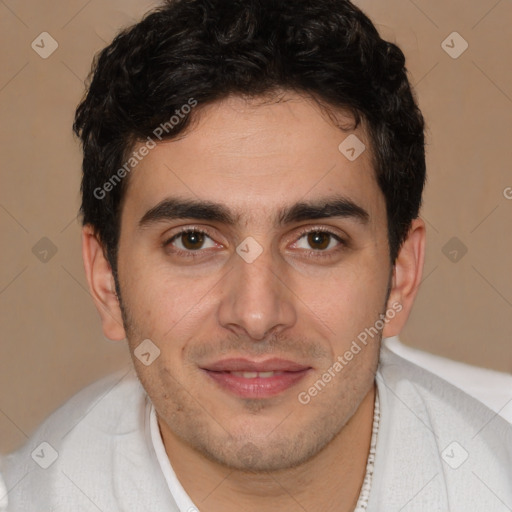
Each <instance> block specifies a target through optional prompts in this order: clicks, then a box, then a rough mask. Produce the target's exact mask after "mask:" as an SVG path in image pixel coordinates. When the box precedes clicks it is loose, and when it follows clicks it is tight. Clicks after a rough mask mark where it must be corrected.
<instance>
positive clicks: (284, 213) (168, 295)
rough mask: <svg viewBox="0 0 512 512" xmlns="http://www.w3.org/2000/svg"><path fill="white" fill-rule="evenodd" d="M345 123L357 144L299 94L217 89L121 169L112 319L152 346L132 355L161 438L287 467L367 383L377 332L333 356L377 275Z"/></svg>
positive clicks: (380, 233)
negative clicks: (344, 147)
mask: <svg viewBox="0 0 512 512" xmlns="http://www.w3.org/2000/svg"><path fill="white" fill-rule="evenodd" d="M346 120H347V121H349V119H348V118H347V119H346ZM351 134H353V135H356V136H357V137H358V138H359V139H360V141H362V142H363V143H364V144H365V145H366V148H369V147H370V142H369V140H368V138H367V136H366V134H365V132H364V130H363V128H362V127H358V128H357V129H356V130H352V131H343V130H341V129H340V128H339V127H337V126H335V125H334V124H333V123H332V121H331V120H330V119H329V118H328V117H326V115H325V114H324V113H322V112H321V110H320V109H319V108H318V106H317V105H316V104H315V103H314V102H312V101H311V100H309V99H306V98H303V97H300V96H296V95H292V94H289V95H287V96H286V97H285V101H282V102H279V103H276V102H261V101H258V100H251V101H247V100H243V99H241V98H238V97H231V98H229V99H227V100H225V101H222V102H218V103H215V104H213V105H210V106H207V107H205V108H203V109H202V110H201V111H200V116H198V117H197V122H195V123H194V125H193V126H192V128H191V129H190V130H189V131H188V132H187V133H186V134H185V135H184V136H182V137H180V138H179V139H178V140H173V141H168V142H162V143H159V144H158V145H157V147H156V148H154V149H152V150H151V151H150V152H149V154H148V155H147V156H146V157H145V158H144V159H143V160H142V161H141V162H140V163H139V164H138V166H137V168H136V170H134V171H133V174H132V175H131V176H130V182H129V184H128V187H127V191H126V196H125V202H124V205H123V210H122V221H121V236H120V242H119V260H118V265H119V266H118V271H119V284H120V292H121V301H122V306H123V312H124V315H123V320H124V327H125V330H126V335H127V338H128V342H129V345H130V349H131V352H132V354H133V352H134V350H135V349H136V348H137V346H138V345H139V344H140V343H141V342H142V341H143V340H146V339H150V340H151V342H152V343H153V344H154V345H155V346H156V347H158V349H159V350H160V355H159V356H158V357H157V358H156V359H155V360H154V361H153V362H152V363H151V364H149V365H147V366H146V365H144V364H142V363H141V361H139V360H138V359H137V358H136V357H133V361H134V364H135V367H136V370H137V372H138V375H139V378H140V380H141V382H142V384H143V385H144V387H145V389H146V391H147V392H148V394H149V396H150V397H151V400H152V402H153V404H154V406H155V408H156V411H157V415H158V418H159V424H160V428H161V431H162V435H163V437H164V441H165V440H166V439H167V440H168V441H169V442H180V443H185V444H186V445H188V446H189V447H191V448H193V449H195V450H197V452H199V453H201V454H203V455H204V456H206V457H208V458H209V459H210V460H214V461H216V462H219V463H221V464H223V465H226V466H229V467H231V468H238V469H251V470H267V471H268V470H277V469H283V468H289V467H294V466H297V465H298V464H300V463H302V462H304V461H306V460H308V459H310V458H311V457H313V456H314V455H315V454H317V453H319V452H320V451H321V450H322V448H324V447H325V446H326V445H327V444H328V443H329V442H330V441H331V440H332V439H333V438H334V437H335V436H336V435H337V434H339V433H340V432H341V431H342V429H343V427H344V425H345V424H346V423H347V421H348V420H349V419H350V418H351V417H352V415H353V414H354V413H355V411H356V410H357V408H358V406H359V404H360V403H361V401H362V400H363V398H364V397H365V396H366V395H367V394H368V392H369V390H370V389H371V387H372V386H373V381H374V373H375V370H376V365H377V360H378V352H379V342H380V333H379V335H378V336H375V337H373V338H368V343H367V344H366V345H362V344H361V343H359V345H360V347H361V350H360V351H359V352H358V353H357V354H355V355H354V356H353V358H352V360H351V361H350V362H348V361H346V359H345V361H346V364H343V365H342V369H341V370H340V369H339V366H334V367H333V365H335V362H336V361H340V360H339V359H338V357H339V356H341V357H343V355H344V354H345V353H346V352H347V351H349V350H350V348H351V346H352V347H353V341H354V340H357V338H358V336H359V335H360V334H361V333H362V332H364V331H365V329H369V328H372V327H374V326H375V325H376V323H377V325H379V322H378V321H379V315H381V314H382V313H384V312H385V311H386V308H387V304H386V299H387V291H388V285H389V281H390V272H391V265H390V261H389V246H388V239H387V223H386V208H385V200H384V197H383V195H382V193H381V191H380V189H379V187H378V184H377V182H376V178H375V175H374V170H373V168H372V164H371V159H370V150H369V149H367V150H366V151H364V152H363V153H362V154H361V155H360V156H359V157H358V158H357V159H355V160H354V161H351V160H349V159H348V158H347V157H346V156H345V155H344V154H342V152H340V150H339V149H338V146H339V145H340V143H342V142H343V141H344V139H345V138H346V137H347V136H349V135H351ZM353 352H354V351H353ZM340 364H341V363H340ZM329 369H330V371H329ZM326 372H327V373H330V375H331V379H329V382H327V383H325V382H324V384H325V385H324V386H318V384H317V392H316V393H315V392H314V391H312V392H309V391H308V390H310V389H311V388H312V387H314V385H315V383H316V382H317V381H318V380H319V379H320V380H321V379H322V375H324V374H325V373H326ZM325 380H327V379H324V381H325ZM320 389H321V390H320ZM308 397H309V399H308ZM306 402H307V403H306Z"/></svg>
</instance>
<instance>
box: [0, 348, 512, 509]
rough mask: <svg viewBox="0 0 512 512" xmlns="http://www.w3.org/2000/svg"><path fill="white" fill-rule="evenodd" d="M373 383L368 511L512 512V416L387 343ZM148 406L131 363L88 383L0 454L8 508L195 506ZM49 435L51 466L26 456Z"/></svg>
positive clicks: (39, 448) (37, 451) (180, 507)
mask: <svg viewBox="0 0 512 512" xmlns="http://www.w3.org/2000/svg"><path fill="white" fill-rule="evenodd" d="M468 371H469V370H468ZM376 381H377V386H378V391H379V397H380V406H381V421H380V430H379V436H378V441H377V450H376V455H375V471H374V476H373V484H372V489H371V493H370V498H369V502H368V511H370V512H382V511H385V512H388V511H399V510H403V511H404V512H412V511H417V512H423V511H428V512H447V511H449V510H450V511H454V512H458V511H463V510H464V511H466V510H468V511H471V512H480V511H482V512H507V511H508V512H510V510H511V507H512V426H511V425H510V424H509V423H507V422H506V421H505V420H504V419H503V418H501V417H500V416H499V415H497V414H495V413H494V412H493V411H491V410H490V409H488V408H487V407H486V406H484V405H483V404H481V403H480V402H478V401H477V400H475V399H474V398H472V397H470V396H469V395H467V394H465V393H464V392H462V391H461V390H459V389H457V388H456V387H454V386H452V385H451V384H449V383H448V382H446V381H444V380H443V379H441V378H439V377H437V376H435V375H434V374H432V373H430V372H428V371H426V370H424V369H422V368H420V367H418V366H416V365H414V364H413V363H410V362H408V361H406V360H404V359H403V358H401V357H400V356H398V355H396V354H394V353H393V352H392V351H390V350H389V349H388V348H387V346H385V345H384V346H383V349H382V352H381V364H380V365H379V371H378V373H377V377H376ZM151 411H152V406H151V401H150V400H149V398H148V396H147V394H146V393H145V391H144V389H143V388H142V386H141V384H140V383H139V381H138V380H137V378H136V375H135V372H134V371H133V370H131V371H130V372H129V373H128V374H126V375H124V376H123V375H120V374H119V373H118V374H114V375H111V376H109V377H108V378H106V379H102V380H101V381H98V382H96V383H94V384H93V385H91V386H89V387H87V388H85V389H84V390H82V391H81V392H80V393H79V394H77V395H75V396H74V397H73V398H72V399H71V400H69V401H68V402H67V403H66V404H65V405H64V406H62V407H61V408H60V409H58V410H57V411H56V412H55V413H53V414H52V415H51V416H50V417H49V418H48V419H47V420H46V421H45V422H44V423H43V425H41V426H40V427H39V429H38V430H37V431H36V433H35V434H34V435H33V436H32V437H31V438H30V440H29V441H28V442H27V444H26V445H25V446H24V447H22V448H21V449H20V450H18V451H17V452H15V453H14V454H11V455H9V456H7V457H6V458H5V459H4V461H3V467H2V472H3V474H4V479H5V483H6V488H7V491H8V498H9V508H8V512H69V511H71V510H72V511H73V512H89V511H90V512H98V510H101V511H102V512H138V511H158V512H178V511H180V512H192V510H194V508H195V509H197V510H200V508H199V507H197V506H195V505H194V504H193V502H192V500H191V499H190V498H189V497H188V495H187V493H186V492H185V490H184V489H183V488H182V486H181V485H180V483H179V481H178V479H177V478H176V475H175V474H174V472H173V471H172V468H171V466H170V463H169V460H168V458H167V455H166V453H165V450H164V447H163V444H162V441H161V436H160V433H159V431H158V425H157V424H156V421H155V420H156V418H155V417H154V416H152V412H151ZM42 442H47V443H49V444H50V445H51V446H52V447H53V448H54V449H55V450H56V451H57V452H58V458H57V459H56V460H55V462H54V463H53V464H52V465H51V466H49V467H48V468H47V469H42V468H41V467H39V465H38V464H37V463H36V462H35V460H36V459H37V457H36V456H34V459H33V458H32V457H31V453H33V452H34V453H35V454H36V455H37V454H39V455H41V443H42ZM43 446H46V448H44V449H43V452H44V456H43V457H42V458H43V459H44V458H45V457H47V453H48V452H49V449H48V447H47V445H43ZM442 453H444V458H443V456H442ZM466 453H467V459H466V460H465V461H464V462H463V463H462V464H461V465H460V467H457V468H456V469H454V468H453V466H456V465H458V464H459V463H460V461H461V460H462V459H463V458H464V457H465V456H466V455H465V454H466ZM462 455H464V457H462ZM1 499H2V495H1V493H0V501H1ZM190 507H194V508H193V509H190Z"/></svg>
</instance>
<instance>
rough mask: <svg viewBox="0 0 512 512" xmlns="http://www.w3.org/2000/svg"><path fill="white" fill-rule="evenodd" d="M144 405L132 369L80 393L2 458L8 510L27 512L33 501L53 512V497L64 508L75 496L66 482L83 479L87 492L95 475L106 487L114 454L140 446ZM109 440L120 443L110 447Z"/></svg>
mask: <svg viewBox="0 0 512 512" xmlns="http://www.w3.org/2000/svg"><path fill="white" fill-rule="evenodd" d="M146 403H147V395H146V393H145V391H144V389H143V387H142V385H141V384H140V382H139V380H138V378H137V376H136V374H135V371H134V370H133V368H130V369H129V370H128V369H125V370H124V371H119V372H116V373H113V374H110V375H108V376H107V377H104V378H102V379H100V380H98V381H96V382H94V383H92V384H90V385H89V386H87V387H85V388H84V389H82V390H81V391H79V392H78V393H77V394H75V395H74V396H73V397H71V398H70V399H69V400H68V401H67V402H66V403H65V404H63V405H62V406H61V407H59V408H58V409H57V410H56V411H54V412H53V413H52V414H51V415H50V416H49V417H48V418H47V419H46V420H45V421H44V422H43V423H42V424H41V425H40V426H39V427H38V428H37V430H36V431H35V432H34V434H33V435H32V436H31V437H30V438H29V439H28V441H27V442H26V443H25V444H24V445H23V446H22V447H21V448H19V449H18V450H17V451H15V452H13V453H11V454H8V455H6V456H4V457H3V460H2V461H1V466H0V472H1V473H2V475H3V479H4V482H5V486H6V488H7V491H8V498H9V500H8V501H9V505H10V506H11V504H14V506H15V507H16V508H14V509H13V510H15V511H17V510H31V509H30V508H29V507H30V505H33V504H34V503H35V502H36V500H37V503H38V505H40V506H42V507H43V508H44V506H47V507H54V506H55V505H56V503H57V502H55V501H54V500H55V499H57V497H58V496H59V498H58V499H59V500H64V501H62V503H65V500H66V498H65V496H66V494H67V493H73V492H78V490H77V489H76V488H75V489H74V490H73V489H71V488H72V487H73V484H72V483H71V482H72V481H76V480H77V479H78V478H81V476H82V475H85V478H86V480H87V483H88V484H90V486H91V488H92V487H93V485H96V484H97V482H95V478H96V476H95V475H100V474H103V475H104V479H105V481H107V480H109V478H110V477H109V471H111V470H112V467H110V466H112V465H113V463H114V461H115V454H114V451H115V449H117V447H118V446H120V445H122V443H123V442H125V441H126V442H127V441H128V440H130V443H129V445H128V444H127V445H126V447H128V446H130V447H132V446H134V445H135V446H137V445H140V444H141V441H140V440H141V439H142V435H143V424H144V419H143V416H144V410H145V407H146ZM113 439H116V440H119V443H116V444H114V443H113ZM134 440H136V442H134ZM65 489H67V490H65ZM38 494H39V495H40V496H41V498H40V499H39V498H36V496H37V495H38ZM46 499H48V500H49V501H45V500H46ZM99 499H101V498H99ZM0 503H1V501H0ZM66 503H67V502H66ZM24 507H26V508H24ZM0 510H1V508H0ZM9 510H11V509H9ZM52 510H53V508H52Z"/></svg>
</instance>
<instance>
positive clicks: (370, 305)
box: [297, 253, 388, 338]
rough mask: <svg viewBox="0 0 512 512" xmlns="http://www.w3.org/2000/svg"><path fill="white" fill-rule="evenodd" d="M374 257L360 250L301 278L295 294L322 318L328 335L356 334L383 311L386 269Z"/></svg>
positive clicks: (313, 313)
mask: <svg viewBox="0 0 512 512" xmlns="http://www.w3.org/2000/svg"><path fill="white" fill-rule="evenodd" d="M376 261H378V260H376V258H375V256H374V257H365V255H363V254H361V253H359V254H358V255H357V256H355V257H354V258H352V259H351V260H350V261H346V262H345V263H344V264H343V265H340V266H339V267H337V268H336V269H333V270H332V271H331V272H329V273H325V274H324V275H322V276H320V275H318V276H316V278H308V279H302V280H301V281H302V284H301V285H300V286H299V287H298V289H297V296H299V297H300V298H301V299H302V300H303V301H304V303H305V304H306V305H307V306H308V307H309V309H310V315H312V316H313V317H316V318H318V319H319V320H322V321H323V323H324V324H325V325H326V326H327V328H328V329H329V331H330V336H331V337H336V338H337V337H338V336H342V337H343V338H345V337H346V336H354V335H357V333H358V332H360V331H361V330H364V329H365V328H366V327H370V326H371V325H373V324H374V323H375V321H376V320H377V319H378V316H379V314H380V313H382V312H383V308H385V298H386V291H387V286H388V273H387V269H386V268H383V267H382V265H378V264H376V263H375V262H376ZM381 261H382V260H381Z"/></svg>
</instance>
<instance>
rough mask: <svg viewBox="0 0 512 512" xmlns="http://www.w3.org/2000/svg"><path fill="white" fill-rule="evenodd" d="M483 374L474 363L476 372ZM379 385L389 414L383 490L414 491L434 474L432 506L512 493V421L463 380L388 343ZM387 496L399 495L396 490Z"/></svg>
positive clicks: (479, 504)
mask: <svg viewBox="0 0 512 512" xmlns="http://www.w3.org/2000/svg"><path fill="white" fill-rule="evenodd" d="M466 370H467V372H469V373H471V372H472V371H473V370H472V368H471V367H469V368H467V369H466ZM479 374H480V371H479V369H478V368H476V369H474V375H479ZM377 385H378V390H379V398H381V413H382V420H383V421H382V427H383V429H382V431H381V432H379V438H380V440H379V442H380V443H381V449H380V453H381V454H382V453H387V454H388V456H387V457H385V456H383V455H382V456H381V459H380V462H379V463H378V466H379V472H380V473H382V474H385V475H386V476H385V477H383V481H384V480H385V481H386V484H382V485H381V486H380V492H381V493H382V494H386V493H389V492H391V491H389V492H388V491H387V490H386V489H392V488H394V487H396V486H399V487H400V486H401V487H402V488H407V492H411V493H412V492H413V489H415V488H416V487H417V486H418V485H420V484H421V482H422V481H423V480H424V479H425V478H426V475H430V476H431V478H432V482H429V484H428V489H427V490H426V491H425V493H424V496H423V498H422V499H424V500H425V504H429V506H430V505H431V504H434V503H452V504H453V505H455V504H456V505H457V506H458V507H462V506H463V505H464V506H466V505H467V506H472V505H475V508H474V510H477V509H478V510H480V509H482V510H484V508H485V507H489V506H490V505H491V504H492V503H494V501H493V500H495V499H496V496H498V497H500V499H501V500H504V501H505V502H507V501H511V500H512V488H511V486H510V482H511V481H512V425H511V424H510V423H508V422H507V421H506V420H505V419H504V418H502V417H501V416H500V415H498V414H497V413H496V412H494V411H493V410H491V409H490V408H489V407H487V406H486V405H485V404H483V403H482V402H480V401H479V400H477V399H476V398H474V397H472V396H470V395H469V394H467V393H466V392H465V391H463V390H462V389H460V388H459V387H458V386H456V385H454V384H452V383H450V382H448V381H447V380H445V379H443V378H441V377H440V376H439V375H435V374H434V373H432V372H431V371H429V370H427V369H425V368H424V367H421V366H419V365H417V364H415V363H413V362H411V361H409V360H406V359H404V358H403V357H401V356H399V355H397V354H396V353H393V352H392V351H391V350H389V348H387V347H386V346H385V345H384V346H383V347H382V350H381V359H380V364H379V369H378V372H377ZM381 434H382V435H381ZM389 454H392V456H389ZM376 471H377V463H376ZM427 481H428V478H427V479H426V480H425V482H423V484H425V485H426V482H427ZM489 482H491V483H489ZM489 486H490V487H491V488H492V489H493V492H494V494H492V493H491V492H490V491H489ZM420 487H421V485H420ZM386 496H387V497H386V499H388V500H393V499H396V496H393V495H392V492H391V494H390V495H389V496H388V495H387V494H386ZM511 502H512V501H511ZM487 509H489V508H487ZM432 510H438V509H437V508H432Z"/></svg>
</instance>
